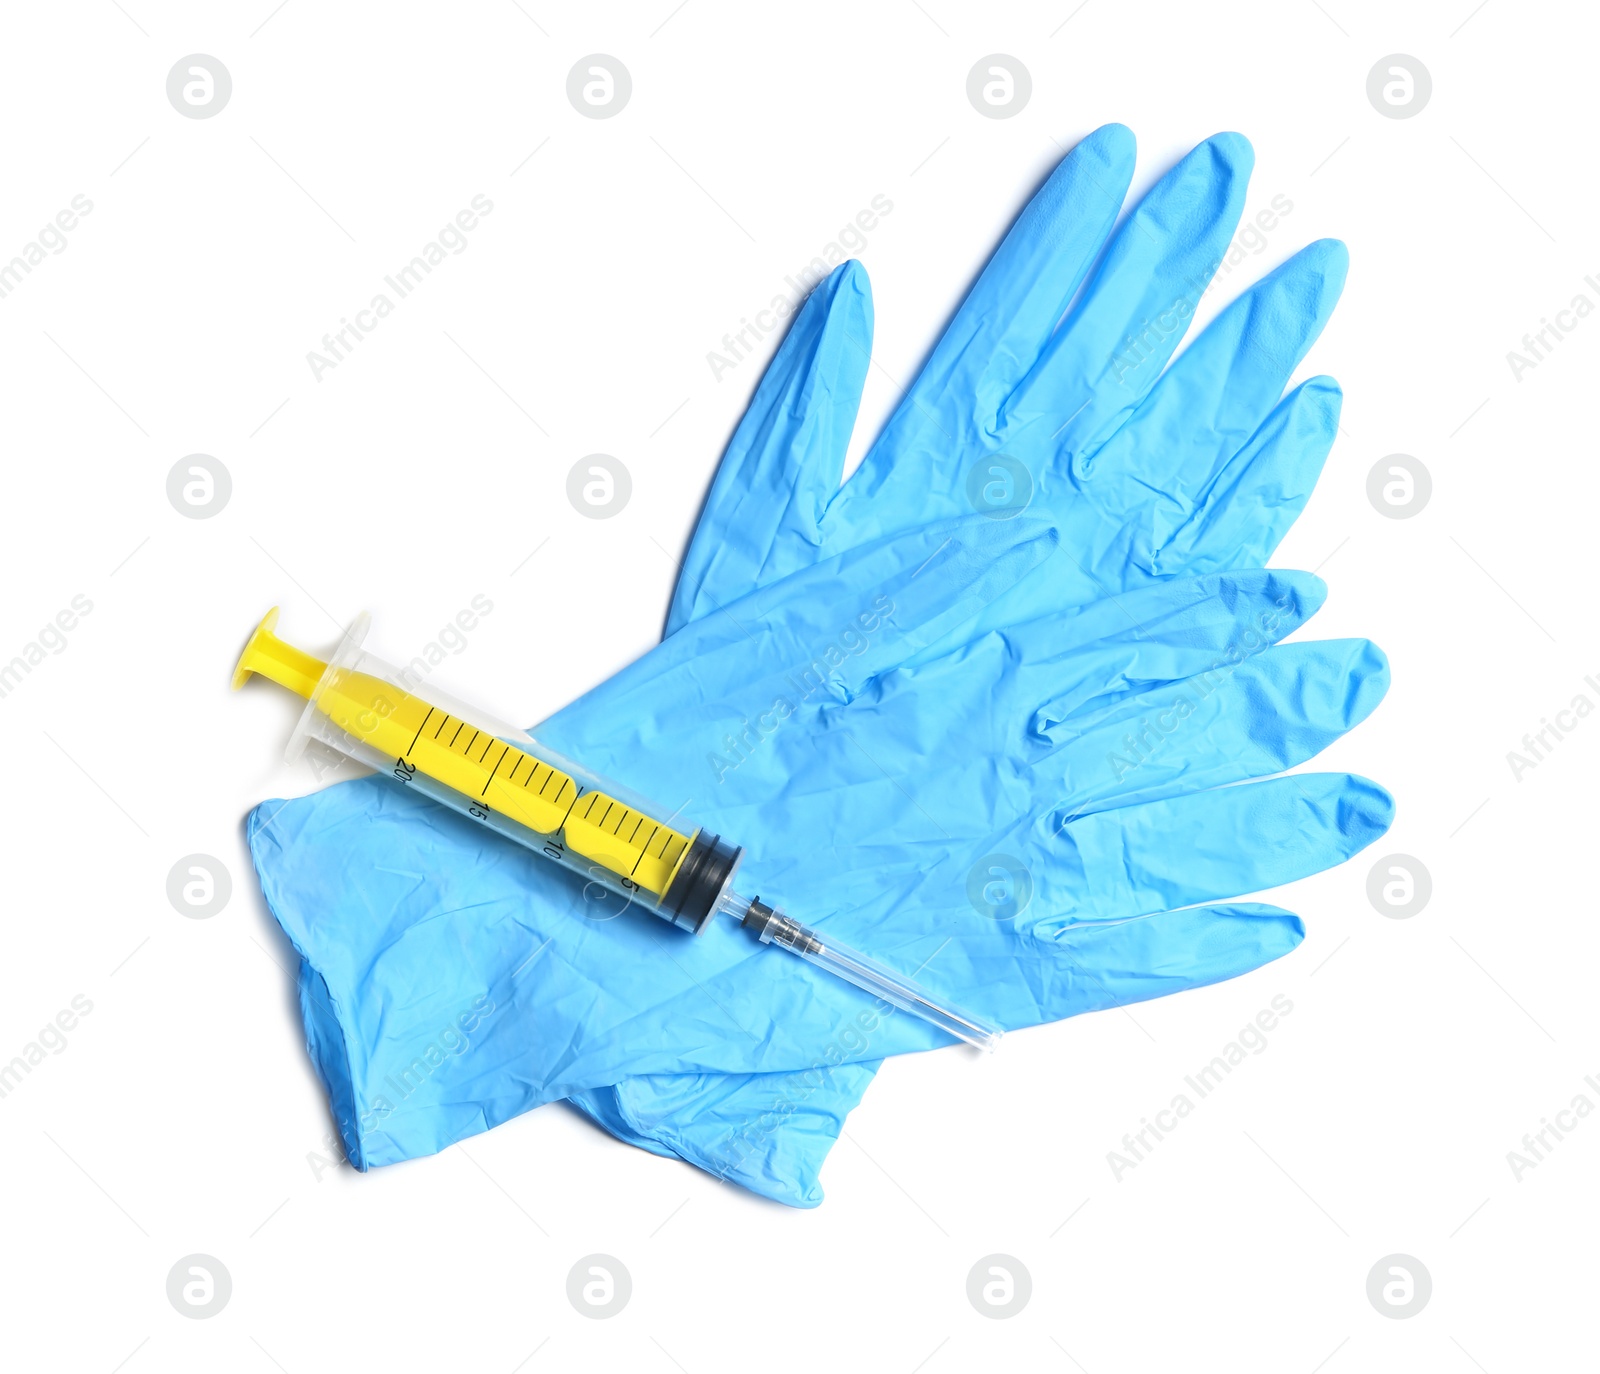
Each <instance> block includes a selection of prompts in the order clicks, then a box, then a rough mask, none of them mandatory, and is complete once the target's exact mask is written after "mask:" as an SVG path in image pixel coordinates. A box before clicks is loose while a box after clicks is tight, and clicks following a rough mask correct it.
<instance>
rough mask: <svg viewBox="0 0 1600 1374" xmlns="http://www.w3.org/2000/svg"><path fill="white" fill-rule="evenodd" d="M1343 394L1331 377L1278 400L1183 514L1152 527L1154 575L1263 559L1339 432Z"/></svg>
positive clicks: (1301, 505) (1307, 494) (1300, 504)
mask: <svg viewBox="0 0 1600 1374" xmlns="http://www.w3.org/2000/svg"><path fill="white" fill-rule="evenodd" d="M1342 401H1343V394H1342V393H1341V392H1340V390H1339V384H1338V383H1337V382H1335V381H1334V380H1333V378H1331V377H1313V378H1311V380H1310V381H1308V382H1305V383H1303V384H1302V385H1301V386H1298V387H1296V388H1295V389H1294V390H1293V391H1292V392H1290V393H1289V395H1288V396H1286V397H1284V399H1283V400H1282V401H1281V402H1280V403H1279V405H1278V407H1277V408H1276V409H1275V410H1274V411H1273V412H1272V414H1270V415H1269V416H1268V417H1267V419H1266V420H1265V422H1264V423H1263V424H1262V425H1261V427H1260V428H1259V429H1258V430H1257V431H1256V432H1255V434H1253V435H1252V436H1251V438H1250V441H1249V442H1248V443H1247V444H1245V446H1244V447H1243V448H1241V449H1240V450H1239V452H1238V453H1237V454H1235V455H1234V457H1233V458H1232V460H1231V461H1230V462H1229V463H1228V464H1227V466H1226V467H1224V468H1223V470H1222V471H1221V472H1220V473H1218V474H1217V475H1216V477H1215V478H1213V479H1212V481H1211V482H1210V484H1209V485H1208V486H1207V488H1206V489H1205V491H1204V492H1203V493H1201V495H1200V499H1199V504H1198V505H1197V507H1196V508H1195V510H1194V511H1193V512H1192V513H1191V514H1190V515H1189V517H1188V519H1187V520H1186V521H1185V522H1184V523H1183V524H1182V525H1180V526H1179V527H1178V528H1177V529H1175V530H1171V531H1170V533H1168V534H1167V536H1166V539H1165V542H1164V543H1162V542H1159V540H1160V535H1159V534H1157V533H1155V532H1154V531H1152V533H1151V536H1150V537H1151V539H1152V541H1153V542H1154V548H1153V552H1152V553H1151V554H1149V555H1148V559H1149V566H1150V568H1151V570H1152V571H1153V572H1155V573H1157V574H1158V575H1170V574H1172V573H1174V572H1185V573H1198V572H1204V571H1209V570H1210V569H1212V568H1221V567H1239V566H1252V567H1253V566H1259V565H1260V564H1262V563H1265V562H1266V561H1267V560H1268V559H1269V558H1270V557H1271V556H1272V554H1273V551H1274V550H1275V549H1276V548H1277V547H1278V545H1279V543H1280V542H1281V541H1282V539H1283V536H1284V535H1286V534H1287V533H1288V532H1289V527H1290V526H1291V525H1293V524H1294V522H1295V521H1296V520H1298V519H1299V518H1300V512H1301V511H1302V510H1304V509H1305V504H1306V502H1307V501H1309V500H1310V499H1311V492H1312V489H1313V488H1314V487H1315V486H1316V484H1317V477H1318V476H1319V475H1320V474H1321V472H1322V465H1323V463H1324V462H1326V461H1327V457H1328V452H1329V450H1330V449H1332V447H1333V441H1334V439H1335V437H1337V435H1338V432H1339V410H1340V407H1341V404H1342Z"/></svg>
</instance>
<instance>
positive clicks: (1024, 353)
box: [845, 124, 1134, 491]
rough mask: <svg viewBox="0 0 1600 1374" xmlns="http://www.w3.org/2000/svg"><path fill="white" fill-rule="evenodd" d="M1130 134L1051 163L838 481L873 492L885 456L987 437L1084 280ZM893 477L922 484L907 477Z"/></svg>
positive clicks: (1091, 143) (1118, 202)
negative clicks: (866, 446)
mask: <svg viewBox="0 0 1600 1374" xmlns="http://www.w3.org/2000/svg"><path fill="white" fill-rule="evenodd" d="M1133 167H1134V139H1133V134H1132V133H1131V132H1130V131H1129V130H1128V129H1127V128H1125V127H1124V126H1123V125H1121V124H1107V125H1104V126H1103V127H1101V128H1099V129H1096V130H1095V131H1094V132H1093V133H1092V134H1090V135H1089V136H1088V137H1087V138H1085V139H1084V140H1083V141H1082V142H1081V143H1079V144H1078V145H1077V146H1076V147H1075V148H1074V149H1073V150H1072V151H1071V152H1070V153H1068V154H1067V155H1066V157H1064V158H1063V159H1062V160H1061V162H1060V163H1059V164H1058V165H1057V167H1056V169H1055V171H1054V172H1052V173H1051V175H1050V178H1049V180H1048V181H1046V182H1045V184H1044V185H1043V186H1042V187H1041V188H1040V189H1039V191H1038V192H1037V194H1035V195H1034V197H1033V199H1032V200H1030V201H1029V202H1028V205H1027V207H1026V208H1025V209H1024V210H1023V212H1022V214H1021V215H1019V216H1018V217H1017V221H1016V223H1015V224H1014V225H1013V226H1012V227H1011V230H1010V232H1009V233H1008V234H1007V235H1006V237H1005V239H1004V240H1003V241H1002V242H1001V244H1000V247H999V248H997V249H996V250H995V254H994V256H993V257H992V258H991V259H990V260H989V263H988V265H987V266H986V267H985V268H984V270H983V273H982V275H981V276H979V278H978V280H977V282H976V283H975V284H974V286H973V288H972V290H971V292H969V293H968V295H967V298H966V299H965V300H964V301H963V302H962V304H961V307H960V309H959V310H957V311H956V314H955V316H954V318H953V319H952V320H951V321H950V325H949V327H948V328H947V329H946V330H945V332H944V335H943V337H942V338H941V339H940V340H939V343H938V345H937V346H936V347H935V349H934V351H933V353H932V355H931V356H930V357H929V359H928V361H927V364H926V365H925V366H924V367H923V369H922V371H921V373H920V374H919V375H918V377H917V380H916V381H915V382H914V383H913V384H912V387H911V390H910V391H909V392H908V393H907V395H906V397H905V399H904V400H903V401H902V402H901V403H900V405H899V407H898V408H897V409H896V411H895V413H894V415H893V417H892V418H891V419H890V421H889V423H888V425H887V426H886V427H885V429H884V432H883V434H882V436H881V437H880V438H879V439H878V441H877V442H876V443H874V444H873V446H872V450H871V451H870V452H869V453H868V454H867V456H866V458H865V459H864V460H863V461H862V463H861V466H860V468H858V469H857V470H856V472H855V473H854V474H853V475H852V476H851V478H850V481H849V482H847V483H846V484H845V489H846V490H852V491H853V490H854V489H857V488H859V489H860V490H861V491H876V490H877V489H878V487H879V485H880V484H881V483H883V482H885V481H887V480H890V478H891V471H892V470H891V467H890V455H894V454H902V453H906V452H909V451H912V450H917V451H931V452H936V453H940V454H944V455H947V458H948V462H949V464H950V465H951V467H952V468H953V467H954V466H955V465H956V464H957V463H958V461H959V459H960V457H961V455H962V454H964V453H966V452H967V451H969V449H970V447H971V446H972V445H973V444H975V443H980V442H982V441H983V439H984V437H985V436H986V435H987V434H989V433H991V432H992V424H993V420H994V417H995V415H996V413H997V411H998V410H999V407H1000V405H1001V403H1002V402H1003V401H1004V399H1005V398H1006V396H1008V395H1009V394H1010V393H1011V391H1012V390H1013V389H1014V388H1015V387H1016V386H1017V384H1018V383H1019V382H1020V381H1021V380H1022V378H1023V377H1025V376H1026V375H1027V373H1028V371H1029V369H1030V368H1032V367H1033V365H1034V363H1035V362H1036V361H1037V359H1038V357H1039V352H1040V350H1041V349H1042V348H1044V346H1045V344H1046V343H1047V342H1048V340H1049V338H1050V335H1051V333H1052V332H1053V331H1054V329H1055V327H1056V325H1057V324H1058V323H1059V322H1060V320H1061V316H1062V313H1063V312H1064V311H1065V310H1066V308H1067V304H1068V302H1069V301H1071V299H1072V297H1073V295H1074V293H1076V291H1077V290H1078V288H1079V287H1080V286H1081V285H1082V284H1083V279H1084V277H1085V276H1086V275H1087V273H1088V271H1089V268H1090V266H1091V265H1092V264H1093V262H1094V260H1095V257H1096V255H1098V254H1099V252H1100V250H1101V249H1102V248H1104V247H1105V242H1106V238H1107V236H1108V235H1109V234H1110V233H1111V228H1112V226H1113V225H1114V224H1115V223H1116V221H1117V216H1118V214H1120V213H1121V210H1122V200H1123V197H1124V196H1125V195H1126V194H1127V190H1128V185H1129V183H1130V182H1131V181H1132V180H1133ZM900 480H905V481H921V482H924V483H925V482H926V481H927V480H928V474H927V473H926V472H925V471H924V472H921V473H911V472H906V473H902V474H900Z"/></svg>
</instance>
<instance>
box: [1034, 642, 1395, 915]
mask: <svg viewBox="0 0 1600 1374" xmlns="http://www.w3.org/2000/svg"><path fill="white" fill-rule="evenodd" d="M1388 690H1389V663H1388V660H1387V659H1386V658H1385V657H1384V654H1383V651H1382V650H1381V649H1379V648H1378V646H1377V645H1376V644H1373V643H1371V642H1370V641H1368V640H1365V639H1337V640H1317V641H1313V642H1310V643H1305V644H1280V645H1278V646H1277V647H1276V648H1272V649H1267V650H1265V651H1264V652H1257V653H1255V654H1254V656H1253V657H1250V658H1248V659H1245V660H1243V661H1235V662H1233V663H1226V662H1220V663H1218V664H1217V665H1215V666H1214V667H1213V668H1211V669H1210V670H1209V671H1207V672H1205V673H1202V674H1200V675H1198V676H1196V677H1194V678H1191V679H1189V680H1187V681H1185V682H1179V683H1173V684H1170V685H1166V686H1162V687H1158V688H1155V689H1153V690H1150V691H1146V692H1139V693H1136V694H1133V695H1131V696H1128V697H1125V698H1124V699H1122V700H1120V701H1118V702H1116V703H1115V704H1114V705H1111V706H1108V707H1106V708H1104V709H1101V710H1098V711H1093V712H1091V713H1089V714H1088V715H1087V716H1081V715H1080V716H1078V717H1075V718H1072V719H1069V720H1067V721H1065V722H1063V723H1061V724H1058V725H1055V726H1053V727H1052V729H1051V731H1050V732H1049V734H1050V738H1051V739H1052V740H1054V741H1056V742H1057V743H1058V744H1060V745H1061V746H1063V748H1064V750H1066V751H1067V752H1064V753H1063V757H1064V758H1068V759H1070V760H1071V762H1070V763H1069V764H1068V766H1067V773H1066V777H1065V779H1064V780H1063V781H1064V784H1065V788H1066V791H1067V793H1068V795H1069V796H1070V798H1071V804H1072V806H1073V808H1074V809H1075V810H1077V811H1080V812H1088V811H1095V810H1104V809H1105V808H1107V807H1126V806H1131V805H1133V804H1135V803H1137V802H1142V801H1154V800H1156V799H1158V798H1161V797H1166V796H1171V795H1174V794H1176V793H1178V792H1195V791H1198V790H1200V789H1202V788H1208V787H1224V786H1227V785H1228V784H1230V783H1236V782H1242V781H1245V780H1247V779H1250V778H1264V777H1270V776H1271V775H1272V774H1274V773H1281V772H1283V771H1284V770H1286V769H1289V768H1294V767H1297V766H1298V765H1300V764H1302V763H1305V762H1306V761H1307V760H1308V759H1313V758H1315V757H1316V756H1317V755H1318V754H1320V753H1321V752H1322V751H1323V750H1324V749H1326V748H1327V747H1328V746H1329V745H1330V744H1332V743H1333V742H1334V741H1335V740H1337V739H1340V738H1342V737H1343V736H1344V735H1346V734H1348V733H1349V732H1350V731H1351V730H1353V729H1354V728H1355V727H1356V726H1357V725H1358V724H1360V723H1361V721H1363V720H1365V719H1366V718H1367V716H1368V715H1370V714H1371V713H1372V711H1373V710H1374V709H1375V708H1376V707H1377V705H1378V703H1379V702H1380V701H1382V700H1383V697H1384V694H1385V693H1386V692H1387V691H1388ZM1036 769H1037V771H1039V773H1040V774H1041V777H1040V782H1041V784H1044V785H1049V783H1048V781H1047V780H1049V779H1051V778H1052V777H1055V776H1058V775H1059V771H1060V770H1059V768H1052V767H1050V766H1049V765H1048V764H1045V763H1043V762H1041V763H1040V764H1038V765H1036ZM1247 890H1253V889H1247ZM1228 895H1230V896H1234V895H1237V894H1233V893H1230V894H1228Z"/></svg>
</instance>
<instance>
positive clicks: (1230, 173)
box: [1001, 134, 1255, 475]
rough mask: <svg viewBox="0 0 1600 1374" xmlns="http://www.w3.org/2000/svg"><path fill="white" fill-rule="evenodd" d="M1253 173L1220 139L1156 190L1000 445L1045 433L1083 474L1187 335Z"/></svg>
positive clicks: (1088, 291) (1059, 334)
mask: <svg viewBox="0 0 1600 1374" xmlns="http://www.w3.org/2000/svg"><path fill="white" fill-rule="evenodd" d="M1254 163H1255V155H1254V153H1253V152H1252V151H1251V148H1250V144H1249V142H1248V141H1247V140H1246V139H1245V138H1243V137H1242V136H1241V135H1239V134H1217V135H1215V136H1214V137H1212V138H1208V139H1207V140H1206V141H1205V142H1204V143H1202V144H1200V145H1199V146H1198V147H1197V148H1195V149H1194V150H1193V151H1192V152H1190V153H1189V154H1188V156H1186V157H1185V158H1184V159H1183V160H1182V161H1181V162H1179V163H1178V165H1177V166H1176V167H1174V168H1173V169H1172V170H1171V171H1170V172H1168V173H1167V174H1166V175H1165V176H1164V177H1162V178H1161V180H1160V181H1158V182H1157V183H1156V185H1155V186H1154V187H1153V188H1152V189H1151V191H1150V193H1149V194H1148V195H1146V196H1145V198H1144V199H1143V200H1142V201H1141V202H1140V203H1139V206H1138V208H1137V209H1135V210H1134V212H1133V214H1132V215H1130V216H1129V217H1128V220H1127V222H1126V223H1124V224H1123V225H1122V227H1121V228H1120V229H1118V231H1117V233H1116V235H1115V237H1113V239H1112V240H1111V246H1110V247H1109V248H1108V249H1107V250H1106V256H1105V258H1104V259H1103V260H1102V262H1101V263H1100V266H1099V267H1098V268H1097V269H1096V271H1095V274H1094V276H1093V278H1092V279H1091V280H1090V282H1089V285H1088V286H1087V287H1085V288H1084V293H1083V296H1082V297H1081V298H1080V300H1079V302H1078V304H1077V305H1076V306H1075V307H1074V308H1073V311H1072V314H1071V315H1070V316H1069V317H1068V318H1067V321H1066V323H1065V324H1063V325H1062V327H1061V328H1060V329H1059V330H1057V331H1056V334H1055V336H1054V337H1053V338H1052V339H1051V341H1050V344H1049V345H1048V346H1047V347H1046V349H1045V351H1044V353H1043V354H1042V355H1041V356H1040V358H1039V362H1038V364H1037V366H1035V368H1034V369H1033V371H1032V372H1031V373H1030V374H1029V375H1028V377H1027V379H1026V380H1025V381H1024V382H1023V383H1022V385H1021V386H1020V387H1019V388H1018V391H1017V394H1016V395H1015V396H1014V397H1013V398H1012V399H1011V400H1009V401H1008V402H1007V403H1006V405H1005V407H1004V411H1003V415H1002V420H1001V434H1002V438H1003V437H1004V434H1005V432H1006V431H1007V430H1009V429H1011V428H1012V427H1014V426H1018V425H1026V426H1032V425H1036V424H1037V425H1041V426H1045V427H1046V428H1045V430H1044V432H1045V433H1048V434H1051V435H1053V436H1055V439H1056V443H1057V445H1058V446H1059V449H1060V452H1061V453H1062V454H1063V455H1064V456H1065V457H1066V458H1067V459H1068V460H1070V461H1071V462H1072V463H1073V470H1074V471H1076V472H1078V473H1079V474H1080V475H1081V474H1085V473H1087V472H1088V471H1089V470H1090V467H1091V464H1092V460H1093V456H1094V454H1095V452H1096V451H1097V450H1098V449H1099V447H1100V446H1101V445H1102V444H1103V443H1104V442H1105V441H1106V439H1107V438H1109V437H1110V435H1111V434H1113V433H1114V432H1115V431H1116V430H1117V429H1118V428H1120V427H1121V425H1122V424H1123V423H1124V422H1125V421H1126V420H1127V418H1128V416H1129V415H1131V414H1132V413H1133V411H1134V408H1135V407H1136V406H1138V404H1139V402H1140V401H1141V400H1142V399H1143V397H1144V396H1145V394H1146V393H1147V392H1148V391H1149V390H1150V388H1151V387H1152V386H1154V385H1155V382H1156V379H1157V378H1158V377H1159V376H1160V375H1161V370H1162V368H1164V367H1165V366H1166V362H1167V359H1168V358H1170V357H1171V356H1172V353H1173V350H1174V349H1176V348H1177V346H1178V344H1179V342H1180V341H1181V340H1182V338H1183V336H1184V334H1185V332H1186V331H1187V330H1188V327H1189V321H1190V320H1191V319H1193V318H1194V310H1195V306H1196V305H1197V304H1198V302H1199V300H1200V297H1201V295H1202V294H1204V292H1205V289H1206V286H1207V285H1208V283H1209V282H1210V280H1211V276H1212V274H1213V273H1214V272H1215V271H1216V269H1217V268H1218V266H1220V264H1221V262H1222V259H1223V256H1224V255H1225V254H1226V252H1227V250H1228V243H1229V240H1230V239H1232V237H1233V232H1234V229H1235V228H1236V227H1237V226H1238V223H1239V216H1240V214H1241V213H1243V210H1244V199H1245V192H1246V190H1247V188H1248V186H1249V182H1250V172H1251V169H1252V167H1253V166H1254ZM1085 397H1087V398H1088V399H1087V402H1086V403H1085V401H1084V399H1083V398H1085Z"/></svg>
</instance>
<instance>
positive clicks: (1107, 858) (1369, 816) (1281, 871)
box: [1016, 773, 1394, 942]
mask: <svg viewBox="0 0 1600 1374" xmlns="http://www.w3.org/2000/svg"><path fill="white" fill-rule="evenodd" d="M1393 819H1394V800H1393V798H1391V797H1390V796H1389V794H1388V793H1387V792H1386V791H1384V789H1383V788H1381V787H1379V786H1378V784H1377V783H1375V782H1372V781H1370V780H1368V779H1366V778H1362V777H1358V776H1356V775H1354V774H1348V773H1299V774H1295V775H1293V776H1291V777H1285V778H1270V779H1268V780H1267V781H1266V782H1256V783H1248V784H1245V785H1243V786H1239V787H1223V788H1216V789H1213V790H1211V791H1207V792H1191V793H1185V794H1183V795H1181V796H1176V797H1169V798H1165V799H1163V800H1160V801H1154V802H1145V803H1142V804H1140V805H1137V806H1127V807H1121V808H1118V809H1117V810H1115V811H1101V812H1096V813H1094V814H1092V815H1087V816H1079V815H1075V814H1074V813H1073V812H1071V811H1064V810H1062V809H1061V808H1054V809H1052V810H1051V811H1050V812H1047V813H1046V814H1044V815H1042V816H1040V817H1039V818H1038V820H1036V821H1035V822H1033V823H1032V825H1031V826H1030V828H1029V830H1028V832H1027V836H1026V840H1025V842H1024V844H1023V846H1022V848H1023V853H1022V861H1023V863H1024V865H1025V866H1026V867H1027V868H1028V870H1029V872H1030V873H1031V875H1032V883H1033V897H1032V900H1031V901H1030V903H1029V905H1028V907H1027V909H1026V910H1025V911H1024V912H1023V913H1022V914H1020V915H1018V916H1017V918H1016V920H1017V928H1018V931H1019V932H1020V933H1025V934H1027V935H1030V936H1032V937H1033V938H1035V939H1037V940H1040V941H1044V942H1051V941H1055V940H1059V939H1060V938H1062V936H1063V935H1064V934H1065V933H1066V932H1067V931H1068V930H1069V929H1070V928H1072V927H1073V926H1075V925H1077V924H1079V923H1082V922H1086V921H1118V920H1126V919H1128V918H1131V917H1137V916H1144V915H1148V914H1151V913H1153V912H1157V911H1168V910H1172V909H1175V908H1177V907H1184V906H1194V905H1197V904H1199V903H1203V902H1212V901H1219V900H1225V899H1228V898H1232V897H1238V896H1240V895H1242V894H1244V893H1248V892H1260V891H1263V890H1264V889H1266V888H1271V887H1277V886H1279V885H1281V884H1283V883H1290V882H1294V881H1295V880H1296V879H1299V878H1304V877H1306V876H1308V875H1309V874H1312V873H1319V872H1321V871H1322V870H1323V869H1325V868H1332V867H1333V866H1334V865H1336V864H1340V863H1343V862H1344V861H1345V860H1346V859H1348V858H1349V857H1350V856H1351V855H1352V854H1355V853H1358V852H1359V851H1360V850H1362V849H1364V848H1366V846H1367V845H1369V844H1371V843H1372V842H1373V841H1374V840H1376V839H1377V838H1378V837H1379V836H1380V835H1382V834H1383V833H1384V832H1385V831H1386V830H1388V828H1389V825H1390V822H1391V821H1392V820H1393Z"/></svg>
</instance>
